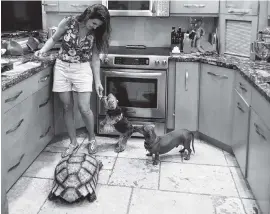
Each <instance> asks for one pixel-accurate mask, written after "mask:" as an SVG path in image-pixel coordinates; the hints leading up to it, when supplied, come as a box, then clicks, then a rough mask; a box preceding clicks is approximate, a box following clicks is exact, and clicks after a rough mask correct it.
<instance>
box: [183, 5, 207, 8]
mask: <svg viewBox="0 0 270 214" xmlns="http://www.w3.org/2000/svg"><path fill="white" fill-rule="evenodd" d="M184 7H187V8H203V7H205V4H184Z"/></svg>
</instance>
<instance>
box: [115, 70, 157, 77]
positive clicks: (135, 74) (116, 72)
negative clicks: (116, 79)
mask: <svg viewBox="0 0 270 214" xmlns="http://www.w3.org/2000/svg"><path fill="white" fill-rule="evenodd" d="M110 73H113V74H119V75H121V76H123V75H124V76H161V75H162V73H156V72H155V73H137V72H134V73H130V72H126V71H125V72H120V71H110Z"/></svg>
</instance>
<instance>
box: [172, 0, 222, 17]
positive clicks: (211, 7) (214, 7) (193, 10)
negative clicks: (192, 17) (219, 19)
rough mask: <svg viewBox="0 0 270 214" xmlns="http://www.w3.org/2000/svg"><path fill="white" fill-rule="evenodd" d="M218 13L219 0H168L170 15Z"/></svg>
mask: <svg viewBox="0 0 270 214" xmlns="http://www.w3.org/2000/svg"><path fill="white" fill-rule="evenodd" d="M218 13H219V1H218V0H215V1H193V0H192V1H170V15H184V14H200V15H202V14H204V15H208V14H209V15H211V14H212V15H213V14H218Z"/></svg>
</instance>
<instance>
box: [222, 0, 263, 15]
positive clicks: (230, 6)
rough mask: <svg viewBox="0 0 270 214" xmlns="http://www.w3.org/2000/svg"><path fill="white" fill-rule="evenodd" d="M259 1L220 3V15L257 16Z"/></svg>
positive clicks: (246, 0) (226, 1)
mask: <svg viewBox="0 0 270 214" xmlns="http://www.w3.org/2000/svg"><path fill="white" fill-rule="evenodd" d="M258 7H259V0H255V1H254V0H245V1H235V0H233V1H228V0H224V1H220V13H222V14H237V15H253V16H256V15H258Z"/></svg>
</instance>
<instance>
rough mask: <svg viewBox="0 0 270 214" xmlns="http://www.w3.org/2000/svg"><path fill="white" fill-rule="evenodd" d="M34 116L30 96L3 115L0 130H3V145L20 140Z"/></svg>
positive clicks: (30, 125)
mask: <svg viewBox="0 0 270 214" xmlns="http://www.w3.org/2000/svg"><path fill="white" fill-rule="evenodd" d="M35 115H36V111H35V109H34V108H33V97H32V96H31V97H28V98H27V99H26V100H24V101H23V102H21V103H20V104H18V105H17V106H15V107H14V108H12V109H11V110H10V111H9V112H7V113H6V114H4V118H3V119H2V129H4V133H3V134H4V136H3V138H4V139H5V142H3V144H4V145H11V144H12V142H16V141H17V140H19V139H21V138H22V137H23V136H24V135H25V133H27V132H28V131H29V129H30V127H32V124H33V122H34V117H35ZM11 148H12V147H11Z"/></svg>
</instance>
